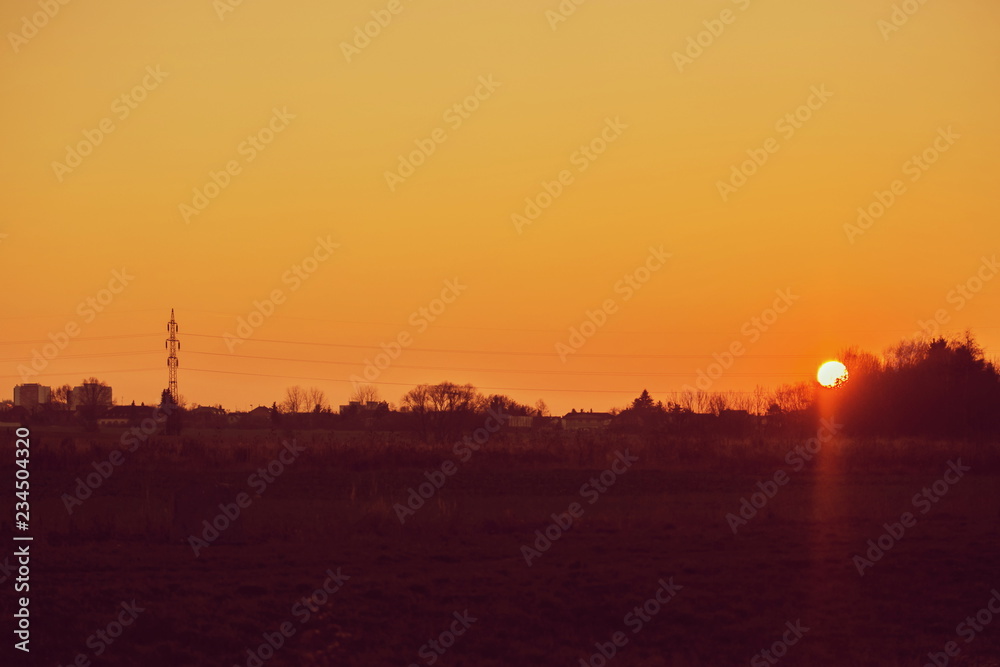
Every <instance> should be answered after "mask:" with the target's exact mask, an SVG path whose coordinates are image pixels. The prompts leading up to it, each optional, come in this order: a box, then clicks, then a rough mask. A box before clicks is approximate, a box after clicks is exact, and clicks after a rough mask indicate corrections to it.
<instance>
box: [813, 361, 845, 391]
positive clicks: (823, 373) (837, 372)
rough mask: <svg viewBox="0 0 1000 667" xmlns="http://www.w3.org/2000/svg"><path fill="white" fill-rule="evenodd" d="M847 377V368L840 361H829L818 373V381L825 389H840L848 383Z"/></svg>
mask: <svg viewBox="0 0 1000 667" xmlns="http://www.w3.org/2000/svg"><path fill="white" fill-rule="evenodd" d="M847 377H848V373H847V366H845V365H844V364H842V363H840V362H839V361H828V362H826V363H825V364H823V365H822V366H820V367H819V370H818V371H817V372H816V380H817V381H818V382H819V383H820V384H821V385H823V386H824V387H839V386H840V385H842V384H844V383H845V382H847Z"/></svg>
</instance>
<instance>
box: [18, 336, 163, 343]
mask: <svg viewBox="0 0 1000 667" xmlns="http://www.w3.org/2000/svg"><path fill="white" fill-rule="evenodd" d="M159 335H160V334H158V333H151V334H116V335H113V336H85V337H72V338H69V340H70V341H72V342H76V341H85V340H86V341H89V340H112V339H118V338H148V337H150V336H159ZM32 343H52V344H55V342H54V341H53V340H52V339H51V338H38V339H35V340H0V345H31V344H32Z"/></svg>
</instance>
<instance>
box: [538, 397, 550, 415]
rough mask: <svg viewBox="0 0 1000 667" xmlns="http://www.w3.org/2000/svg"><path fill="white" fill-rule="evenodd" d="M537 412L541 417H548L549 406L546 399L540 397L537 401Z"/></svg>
mask: <svg viewBox="0 0 1000 667" xmlns="http://www.w3.org/2000/svg"><path fill="white" fill-rule="evenodd" d="M535 412H536V413H537V414H538V416H539V417H548V416H549V406H547V405H545V401H543V400H542V399H538V402H537V403H535Z"/></svg>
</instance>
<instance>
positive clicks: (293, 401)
mask: <svg viewBox="0 0 1000 667" xmlns="http://www.w3.org/2000/svg"><path fill="white" fill-rule="evenodd" d="M305 402H306V392H305V390H304V389H302V387H300V386H299V385H295V386H294V387H288V388H287V389H285V400H283V401H282V402H281V407H282V408H283V409H284V411H285V412H301V411H302V406H303V405H305V404H306V403H305Z"/></svg>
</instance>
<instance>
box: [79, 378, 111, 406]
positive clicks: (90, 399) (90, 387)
mask: <svg viewBox="0 0 1000 667" xmlns="http://www.w3.org/2000/svg"><path fill="white" fill-rule="evenodd" d="M111 402H112V399H111V387H109V386H107V385H104V384H97V383H96V382H84V383H83V384H82V385H80V386H78V387H73V391H72V392H70V395H69V409H70V410H76V409H77V408H79V407H80V406H81V405H100V406H104V407H111Z"/></svg>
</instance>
